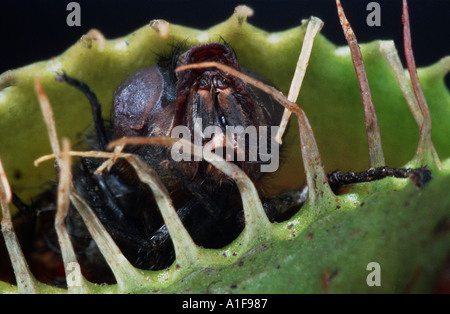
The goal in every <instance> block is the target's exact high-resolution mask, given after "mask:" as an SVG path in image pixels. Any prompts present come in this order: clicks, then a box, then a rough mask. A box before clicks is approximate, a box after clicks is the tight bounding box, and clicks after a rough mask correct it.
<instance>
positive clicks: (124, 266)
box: [69, 185, 147, 291]
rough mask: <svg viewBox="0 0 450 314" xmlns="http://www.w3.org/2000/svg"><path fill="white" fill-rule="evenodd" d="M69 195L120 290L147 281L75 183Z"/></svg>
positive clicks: (125, 289)
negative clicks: (121, 249) (124, 253)
mask: <svg viewBox="0 0 450 314" xmlns="http://www.w3.org/2000/svg"><path fill="white" fill-rule="evenodd" d="M69 197H70V200H71V202H72V204H73V205H74V206H75V208H76V209H77V210H78V212H79V213H80V216H81V218H82V219H83V222H84V224H85V225H86V227H87V229H88V230H89V233H90V234H91V237H92V239H93V240H94V241H95V243H96V244H97V247H98V248H99V250H100V252H101V253H102V255H103V257H104V258H105V260H106V262H107V263H108V265H109V267H110V268H111V270H112V272H113V274H114V277H115V278H116V281H117V284H118V286H119V290H120V291H127V290H128V289H127V287H129V286H130V285H133V284H134V283H137V282H138V280H142V281H143V282H145V281H147V279H146V277H145V276H144V275H143V274H142V273H141V272H140V271H139V270H138V269H136V268H134V267H133V266H132V265H131V264H130V262H129V261H128V260H127V259H126V257H125V256H124V255H123V254H122V252H121V251H120V249H119V248H118V247H117V245H116V243H115V242H114V240H113V239H112V237H111V236H110V235H109V233H108V231H107V230H106V229H105V227H104V226H103V225H102V223H101V222H100V220H99V219H98V218H97V216H96V215H95V213H94V211H93V210H92V209H91V208H90V207H89V205H88V204H87V203H86V201H85V200H84V199H83V197H82V196H81V195H80V194H79V193H78V192H77V191H76V190H75V188H74V187H73V185H72V187H71V190H70V196H69Z"/></svg>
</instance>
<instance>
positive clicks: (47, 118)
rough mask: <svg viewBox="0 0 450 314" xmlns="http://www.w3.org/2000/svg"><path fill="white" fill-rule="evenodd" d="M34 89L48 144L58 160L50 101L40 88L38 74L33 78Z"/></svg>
mask: <svg viewBox="0 0 450 314" xmlns="http://www.w3.org/2000/svg"><path fill="white" fill-rule="evenodd" d="M34 90H35V92H36V96H37V99H38V101H39V104H40V106H41V111H42V116H43V118H44V122H45V126H46V127H47V133H48V137H49V140H50V145H51V147H52V151H53V153H54V154H55V156H56V161H57V162H58V164H59V162H60V158H61V157H60V153H61V149H60V147H59V142H58V135H57V133H56V127H55V117H54V115H53V110H52V108H51V105H50V101H49V100H48V97H47V94H46V93H45V91H44V89H43V88H42V84H41V80H40V78H39V77H38V76H36V77H35V79H34Z"/></svg>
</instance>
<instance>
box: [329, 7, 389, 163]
mask: <svg viewBox="0 0 450 314" xmlns="http://www.w3.org/2000/svg"><path fill="white" fill-rule="evenodd" d="M336 5H337V9H338V15H339V20H340V22H341V26H342V29H343V31H344V35H345V39H346V40H347V43H348V46H349V47H350V52H351V54H352V61H353V65H354V67H355V71H356V76H357V78H358V84H359V89H360V91H361V98H362V102H363V106H364V121H365V126H366V134H367V144H368V146H369V160H370V168H377V167H381V166H384V165H385V161H384V154H383V147H382V146H381V136H380V129H379V126H378V119H377V115H376V113H375V108H374V106H373V100H372V94H371V92H370V87H369V81H368V79H367V73H366V69H365V66H364V61H363V58H362V54H361V50H360V48H359V45H358V42H357V40H356V36H355V33H354V32H353V29H352V28H351V26H350V23H349V22H348V20H347V17H346V16H345V13H344V9H343V8H342V5H341V2H340V0H336Z"/></svg>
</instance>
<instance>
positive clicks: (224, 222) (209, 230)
mask: <svg viewBox="0 0 450 314" xmlns="http://www.w3.org/2000/svg"><path fill="white" fill-rule="evenodd" d="M172 60H176V61H175V62H173V61H172ZM204 61H216V62H221V63H223V64H226V65H228V66H231V67H233V68H235V69H237V70H240V67H239V65H238V63H237V60H236V57H235V56H234V54H233V53H232V51H231V50H230V49H229V48H228V47H227V46H225V45H223V44H219V43H207V44H203V45H200V46H197V47H193V48H191V49H188V50H187V51H185V52H184V53H182V54H178V55H177V56H176V57H175V58H171V59H169V60H168V61H162V62H160V63H158V64H157V65H153V66H150V67H148V68H145V69H142V70H140V71H138V72H136V73H134V74H132V75H131V76H130V77H128V78H127V79H126V80H125V81H124V82H123V83H122V84H121V85H120V86H119V87H118V88H117V89H116V90H115V92H114V100H113V109H112V114H111V117H112V119H111V120H112V121H111V124H110V126H109V127H105V125H104V124H103V121H102V119H101V118H99V117H100V114H99V112H100V105H99V104H98V101H97V100H96V97H95V95H94V94H93V93H92V91H90V90H89V88H88V87H87V86H86V85H84V84H83V83H81V82H79V81H77V80H75V79H73V78H71V77H69V76H67V75H65V74H64V75H60V76H59V77H58V80H60V81H65V82H67V83H69V84H70V85H73V86H75V87H77V88H79V89H80V90H82V91H83V92H84V93H85V94H86V95H87V96H88V98H89V99H90V101H91V104H92V108H93V112H94V123H95V127H96V133H97V138H98V141H97V144H96V145H97V146H98V147H97V148H100V149H102V150H104V149H105V146H106V143H108V142H109V141H110V139H118V138H122V137H136V136H140V137H157V136H171V134H172V131H173V130H174V128H176V127H177V126H178V127H179V126H183V127H185V128H186V129H187V130H188V131H189V134H190V135H191V136H192V138H191V139H192V140H193V139H194V137H195V136H199V137H200V144H201V145H205V144H206V143H208V142H209V141H210V140H211V139H212V138H213V137H214V136H215V134H209V135H207V134H206V128H207V127H210V126H215V127H216V129H215V130H216V132H222V133H223V134H226V132H227V127H230V126H241V127H242V128H244V129H245V128H247V127H249V126H252V127H255V130H257V132H258V131H259V127H270V126H276V125H278V124H279V122H280V120H281V115H282V112H283V110H282V109H283V107H282V106H280V105H279V104H277V103H276V102H275V101H273V100H272V98H271V97H270V96H268V95H267V94H264V93H262V92H260V91H258V90H255V89H253V88H252V87H250V86H249V85H247V84H246V83H245V82H244V81H242V80H240V79H238V78H236V77H233V76H231V75H229V74H227V73H225V72H222V71H220V70H218V69H214V68H210V69H208V68H207V69H198V70H196V69H194V70H191V71H185V72H182V73H177V74H175V72H174V69H175V67H177V66H179V65H186V64H190V63H198V62H204ZM198 121H201V125H200V126H199V123H198ZM172 135H173V134H172ZM268 138H269V139H270V136H269V137H268ZM246 143H248V139H246V140H245V141H244V142H242V141H241V142H240V141H239V140H238V139H237V137H236V136H234V135H232V136H231V137H228V138H227V140H226V141H225V142H224V145H225V146H231V149H232V153H233V154H237V152H238V151H242V150H244V154H245V156H247V157H248V155H249V152H248V149H249V148H248V147H246V146H245V145H242V144H246ZM218 148H220V147H217V146H216V147H215V149H216V150H217V149H218ZM126 149H127V152H131V153H133V154H136V155H138V156H139V157H140V158H141V159H143V160H144V161H145V162H146V163H147V164H149V165H150V167H152V168H153V169H155V170H156V172H157V173H158V175H159V177H160V178H161V180H162V182H163V183H164V184H165V186H166V187H167V189H168V191H169V192H170V194H171V197H172V200H173V202H174V205H175V207H176V208H177V209H178V214H179V216H180V217H181V219H182V221H183V224H184V225H185V227H186V228H187V230H188V231H189V233H190V234H191V236H192V238H193V240H194V241H195V242H196V243H197V244H198V245H201V246H204V247H213V248H218V247H222V246H224V245H226V244H228V243H229V242H231V241H232V240H233V239H234V238H235V237H236V236H237V235H238V234H239V232H240V231H242V229H243V217H242V205H241V200H240V195H239V193H238V190H237V188H236V186H235V184H234V183H233V182H232V181H231V180H229V179H228V178H227V177H226V176H225V175H224V174H223V173H221V172H220V171H219V170H217V169H216V168H214V167H212V166H211V165H209V164H208V163H207V162H206V161H203V160H191V161H181V162H176V161H174V160H173V158H172V154H171V149H170V148H167V147H162V146H156V145H147V146H131V147H127V148H126ZM233 162H234V163H235V164H237V165H238V166H239V167H241V169H243V170H244V171H245V172H246V174H247V175H248V176H249V177H250V178H251V179H252V180H254V181H255V182H257V181H258V179H260V178H261V176H262V173H261V171H260V163H261V162H260V161H258V160H256V161H254V162H248V161H247V160H246V159H244V160H234V161H233ZM99 165H100V161H98V160H92V159H86V158H83V159H82V161H81V163H80V165H79V166H78V168H77V169H76V170H75V172H74V180H75V187H76V189H77V190H78V191H79V193H80V194H81V195H82V196H83V197H84V198H85V199H86V200H87V201H88V202H89V204H90V206H91V207H92V208H93V209H94V211H95V212H96V214H97V215H98V217H99V218H100V220H101V221H102V223H103V224H104V225H105V226H106V228H107V229H108V231H109V232H110V233H111V235H112V236H113V237H114V239H115V240H116V242H117V243H118V245H119V247H120V248H121V250H122V251H123V252H124V254H125V255H126V256H127V257H128V258H129V259H130V261H131V262H132V263H133V264H134V265H135V266H138V267H141V268H144V269H161V268H164V267H167V266H169V265H170V263H171V262H172V261H173V258H174V256H173V248H172V244H171V241H170V237H169V234H168V231H167V229H166V226H165V225H164V222H163V220H162V218H161V215H160V213H159V210H158V207H157V205H156V203H155V201H154V199H153V194H152V192H151V191H150V189H149V188H148V187H147V186H145V185H144V184H142V183H140V181H139V180H138V178H137V176H136V173H135V172H134V170H133V169H132V168H131V167H130V166H129V165H128V164H127V163H126V162H125V161H120V160H119V161H118V162H117V163H116V164H115V166H114V167H113V168H112V169H111V171H110V172H108V173H104V174H102V175H100V174H96V173H95V170H96V169H97V167H98V166H99ZM271 212H273V211H272V209H271ZM272 218H273V217H272ZM79 222H80V219H79V217H78V214H77V213H76V211H75V210H72V211H71V215H70V216H69V226H72V228H69V229H71V230H72V236H74V237H78V238H79V239H88V238H89V236H88V231H87V230H86V229H85V228H84V227H82V226H81V223H79ZM84 243H85V245H87V246H89V245H91V243H89V241H88V242H86V241H85V240H84Z"/></svg>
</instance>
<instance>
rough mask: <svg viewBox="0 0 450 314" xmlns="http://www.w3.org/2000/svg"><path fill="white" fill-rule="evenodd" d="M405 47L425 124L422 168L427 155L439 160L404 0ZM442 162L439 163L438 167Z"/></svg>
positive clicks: (421, 142)
mask: <svg viewBox="0 0 450 314" xmlns="http://www.w3.org/2000/svg"><path fill="white" fill-rule="evenodd" d="M402 20H403V46H404V50H405V57H406V64H407V67H408V72H409V76H410V78H411V84H412V87H413V90H414V95H415V97H416V99H417V104H418V105H419V108H420V111H421V113H422V116H423V123H422V124H421V125H420V139H419V145H418V147H417V154H416V156H417V158H418V159H419V162H420V163H421V166H423V165H425V163H426V155H427V154H429V153H432V154H433V157H434V159H436V158H437V159H438V160H439V157H437V153H436V150H434V151H433V150H432V149H433V148H432V147H433V146H432V145H433V144H432V142H431V116H430V109H429V108H428V104H427V100H426V99H425V95H424V94H423V90H422V86H421V85H420V81H419V76H418V74H417V67H416V62H415V59H414V53H413V50H412V44H411V28H410V24H409V12H408V3H407V1H406V0H403V16H402ZM439 165H440V162H438V166H439Z"/></svg>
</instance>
